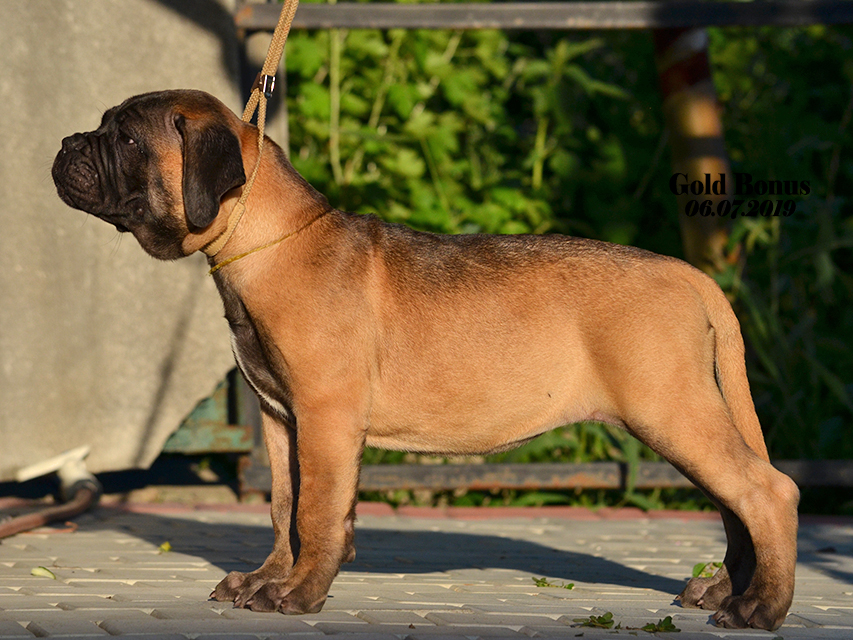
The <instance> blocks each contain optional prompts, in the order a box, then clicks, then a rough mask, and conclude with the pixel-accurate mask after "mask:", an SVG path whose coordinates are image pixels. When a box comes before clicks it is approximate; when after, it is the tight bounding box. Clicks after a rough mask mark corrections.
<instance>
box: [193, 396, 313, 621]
mask: <svg viewBox="0 0 853 640" xmlns="http://www.w3.org/2000/svg"><path fill="white" fill-rule="evenodd" d="M261 416H262V423H263V431H264V441H265V444H266V447H267V452H268V453H269V459H270V469H271V471H272V496H271V498H272V504H271V506H270V510H271V513H270V515H271V516H272V526H273V531H274V532H275V545H274V546H273V550H272V553H270V555H269V557H268V558H267V559H266V562H264V564H263V566H261V567H260V568H259V569H257V570H255V571H252V572H251V573H241V572H239V571H232V572H231V573H229V574H228V575H227V576H226V577H225V578H224V579H223V580H222V581H221V582H220V583H219V584H218V585H217V586H216V589H215V590H214V591H213V593H211V594H210V597H211V598H214V599H215V600H219V601H225V602H227V601H233V602H234V606H236V607H246V606H248V607H249V608H251V609H252V610H254V611H275V610H276V609H277V608H278V604H277V603H276V602H273V601H270V600H268V599H267V598H266V597H264V596H263V592H262V591H261V588H262V587H263V586H264V585H266V584H269V583H278V584H284V582H285V581H286V579H287V577H288V575H290V571H291V569H292V568H293V558H294V547H295V546H296V545H297V544H298V540H297V539H296V536H295V533H296V532H295V527H294V526H292V521H293V519H294V518H293V516H294V496H295V495H296V491H297V488H298V486H299V479H298V474H299V470H298V465H297V461H296V433H295V431H294V430H293V428H292V427H291V426H289V425H286V424H284V423H283V422H281V421H280V420H278V419H277V418H275V417H274V416H272V415H271V414H270V413H268V412H266V411H263V412H262V414H261Z"/></svg>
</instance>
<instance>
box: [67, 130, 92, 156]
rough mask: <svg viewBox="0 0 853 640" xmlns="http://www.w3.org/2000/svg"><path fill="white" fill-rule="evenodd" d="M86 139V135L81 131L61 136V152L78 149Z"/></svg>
mask: <svg viewBox="0 0 853 640" xmlns="http://www.w3.org/2000/svg"><path fill="white" fill-rule="evenodd" d="M85 141H86V136H85V135H83V134H82V133H75V134H74V135H72V136H68V137H67V138H63V140H62V152H63V153H68V152H69V151H76V150H79V149H80V147H81V146H83V143H84V142H85Z"/></svg>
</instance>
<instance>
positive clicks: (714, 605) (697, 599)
mask: <svg viewBox="0 0 853 640" xmlns="http://www.w3.org/2000/svg"><path fill="white" fill-rule="evenodd" d="M730 595H732V583H731V581H730V580H729V579H728V577H727V576H726V577H722V578H717V577H716V576H714V577H712V578H692V579H691V580H690V581H689V582H688V583H687V586H686V587H684V591H682V592H681V593H680V594H678V595H677V596H676V598H675V599H676V600H678V601H680V602H681V606H682V607H685V608H698V609H708V610H711V611H716V610H717V609H719V608H720V605H721V604H722V602H723V600H725V599H726V598H728V597H729V596H730Z"/></svg>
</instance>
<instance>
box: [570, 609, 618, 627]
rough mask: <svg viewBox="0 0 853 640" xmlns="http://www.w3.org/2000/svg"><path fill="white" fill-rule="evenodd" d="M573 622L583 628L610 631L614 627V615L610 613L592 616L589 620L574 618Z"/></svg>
mask: <svg viewBox="0 0 853 640" xmlns="http://www.w3.org/2000/svg"><path fill="white" fill-rule="evenodd" d="M573 622H577V623H579V625H580V626H581V627H591V628H593V629H610V628H612V627H613V614H612V613H610V612H609V611H608V612H607V613H605V614H604V615H601V616H594V615H593V616H590V617H589V619H587V618H573Z"/></svg>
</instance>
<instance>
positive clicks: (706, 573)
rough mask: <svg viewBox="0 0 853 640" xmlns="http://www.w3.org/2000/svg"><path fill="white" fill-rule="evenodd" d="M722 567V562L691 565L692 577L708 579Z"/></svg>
mask: <svg viewBox="0 0 853 640" xmlns="http://www.w3.org/2000/svg"><path fill="white" fill-rule="evenodd" d="M722 566H723V563H722V562H698V563H696V564H694V565H693V577H694V578H710V577H712V576H713V575H714V574H715V573H716V572H717V569H719V568H720V567H722Z"/></svg>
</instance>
